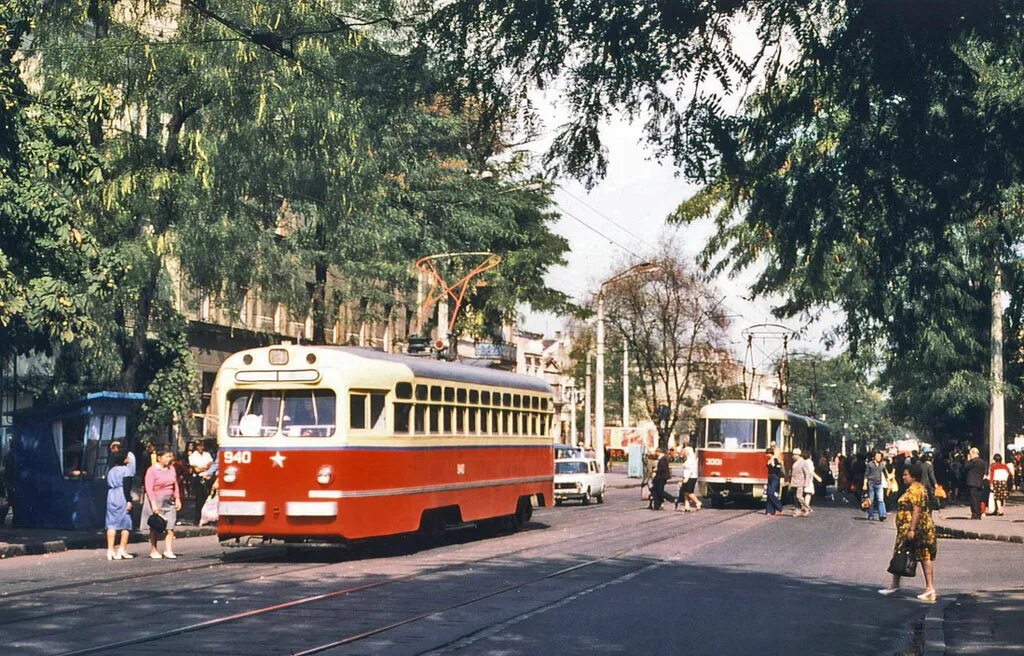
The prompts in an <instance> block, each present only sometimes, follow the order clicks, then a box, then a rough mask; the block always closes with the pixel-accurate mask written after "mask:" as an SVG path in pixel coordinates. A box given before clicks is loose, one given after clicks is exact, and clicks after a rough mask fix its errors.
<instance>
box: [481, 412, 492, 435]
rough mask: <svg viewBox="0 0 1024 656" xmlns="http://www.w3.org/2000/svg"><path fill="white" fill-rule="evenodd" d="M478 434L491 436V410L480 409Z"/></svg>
mask: <svg viewBox="0 0 1024 656" xmlns="http://www.w3.org/2000/svg"><path fill="white" fill-rule="evenodd" d="M480 432H481V433H483V434H484V435H490V434H491V410H490V408H480Z"/></svg>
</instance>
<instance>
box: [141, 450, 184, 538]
mask: <svg viewBox="0 0 1024 656" xmlns="http://www.w3.org/2000/svg"><path fill="white" fill-rule="evenodd" d="M173 460H174V454H173V453H171V450H170V449H168V448H167V447H160V448H158V449H157V454H156V464H154V465H153V466H152V467H150V468H149V469H147V470H146V503H145V504H144V505H143V507H142V527H143V528H144V529H146V528H148V527H149V523H148V521H149V517H150V516H151V515H160V516H161V517H163V518H164V520H166V522H167V530H166V531H165V533H166V535H167V548H166V549H165V550H164V552H163V554H161V553H160V550H159V549H158V548H157V542H158V541H159V540H160V539H161V538H162V537H163V536H162V535H161V534H160V533H158V532H156V531H153V530H150V531H149V557H150V558H177V556H176V555H174V549H173V546H174V524H175V522H176V521H177V520H178V511H179V510H181V488H180V487H179V486H178V476H177V474H176V473H175V471H174V467H171V462H172V461H173Z"/></svg>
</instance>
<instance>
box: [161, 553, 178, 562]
mask: <svg viewBox="0 0 1024 656" xmlns="http://www.w3.org/2000/svg"><path fill="white" fill-rule="evenodd" d="M164 558H170V559H171V560H174V559H175V558H177V556H175V555H174V554H173V553H171V552H170V551H165V552H164Z"/></svg>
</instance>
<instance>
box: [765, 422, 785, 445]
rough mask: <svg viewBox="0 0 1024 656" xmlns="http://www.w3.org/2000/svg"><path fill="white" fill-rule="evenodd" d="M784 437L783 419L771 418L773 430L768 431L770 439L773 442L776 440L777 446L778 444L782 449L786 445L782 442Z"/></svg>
mask: <svg viewBox="0 0 1024 656" xmlns="http://www.w3.org/2000/svg"><path fill="white" fill-rule="evenodd" d="M782 437H783V435H782V420H781V419H772V420H771V430H770V431H769V432H768V439H769V440H770V441H771V442H775V446H777V447H779V448H780V449H782V448H785V445H784V444H783V443H782Z"/></svg>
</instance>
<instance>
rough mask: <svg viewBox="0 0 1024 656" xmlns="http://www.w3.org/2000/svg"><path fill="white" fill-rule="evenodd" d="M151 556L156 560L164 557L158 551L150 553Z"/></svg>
mask: <svg viewBox="0 0 1024 656" xmlns="http://www.w3.org/2000/svg"><path fill="white" fill-rule="evenodd" d="M149 557H150V558H153V559H154V560H160V559H161V558H163V556H162V555H161V554H160V552H158V551H154V552H153V553H151V554H149Z"/></svg>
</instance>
